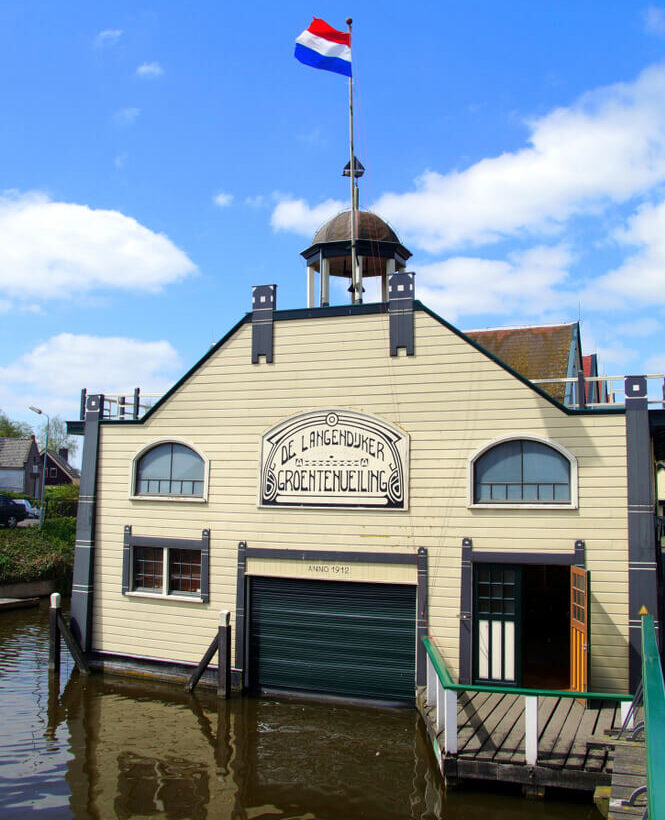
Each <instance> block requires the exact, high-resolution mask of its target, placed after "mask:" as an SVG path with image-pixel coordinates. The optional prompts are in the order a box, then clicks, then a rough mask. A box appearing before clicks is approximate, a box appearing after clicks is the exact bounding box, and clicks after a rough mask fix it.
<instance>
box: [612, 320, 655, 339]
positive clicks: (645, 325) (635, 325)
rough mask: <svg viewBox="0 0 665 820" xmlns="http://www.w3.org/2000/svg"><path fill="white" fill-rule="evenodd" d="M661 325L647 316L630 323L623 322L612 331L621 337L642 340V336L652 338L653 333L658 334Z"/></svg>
mask: <svg viewBox="0 0 665 820" xmlns="http://www.w3.org/2000/svg"><path fill="white" fill-rule="evenodd" d="M662 329H663V325H662V324H661V323H660V322H659V321H657V320H656V319H652V318H650V317H648V316H640V318H638V319H633V321H632V322H623V323H622V324H620V325H617V326H616V327H615V328H614V330H615V332H616V333H620V334H621V335H622V336H634V337H638V338H642V337H644V336H653V335H654V334H655V333H660V332H661V331H662Z"/></svg>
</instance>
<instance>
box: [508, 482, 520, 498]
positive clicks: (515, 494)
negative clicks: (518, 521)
mask: <svg viewBox="0 0 665 820" xmlns="http://www.w3.org/2000/svg"><path fill="white" fill-rule="evenodd" d="M521 499H522V485H521V484H509V485H508V500H509V501H521Z"/></svg>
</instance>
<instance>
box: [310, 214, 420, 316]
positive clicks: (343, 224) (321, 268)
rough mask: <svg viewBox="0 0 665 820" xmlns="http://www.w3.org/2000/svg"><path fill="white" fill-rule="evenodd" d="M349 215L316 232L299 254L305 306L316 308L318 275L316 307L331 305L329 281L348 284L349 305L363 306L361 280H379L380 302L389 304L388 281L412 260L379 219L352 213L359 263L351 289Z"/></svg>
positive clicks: (396, 237) (341, 216)
mask: <svg viewBox="0 0 665 820" xmlns="http://www.w3.org/2000/svg"><path fill="white" fill-rule="evenodd" d="M352 213H353V212H352V211H351V210H348V211H342V212H341V213H339V214H337V216H335V217H333V218H332V219H331V220H330V221H329V222H326V224H325V225H323V226H322V227H321V228H319V230H318V231H317V232H316V234H315V236H314V239H313V240H312V244H311V245H310V247H309V248H307V249H306V250H304V251H302V253H301V256H303V257H304V258H305V261H306V262H307V306H308V307H315V306H316V298H315V286H316V276H315V274H317V273H318V274H319V275H320V287H319V297H320V298H319V304H320V305H321V306H322V307H325V306H327V305H329V304H330V277H331V276H341V277H345V278H347V279H348V280H349V282H350V284H351V287H350V288H349V291H350V292H351V302H352V303H360V302H362V292H363V288H362V279H363V277H367V276H380V277H381V300H382V301H384V302H387V301H388V277H389V276H390V275H391V274H393V273H395V272H397V271H402V270H404V269H405V268H406V262H407V260H408V259H409V257H410V256H411V252H410V251H409V250H407V249H406V248H405V247H404V245H402V243H401V242H400V241H399V238H398V236H397V234H396V233H395V231H393V229H392V228H391V227H390V225H388V223H387V222H384V221H383V219H381V217H379V216H377V215H376V214H373V213H371V212H370V211H356V212H355V219H356V225H355V228H356V230H355V236H356V257H357V260H358V287H357V288H354V287H353V280H352V265H351V233H352V232H351V219H352Z"/></svg>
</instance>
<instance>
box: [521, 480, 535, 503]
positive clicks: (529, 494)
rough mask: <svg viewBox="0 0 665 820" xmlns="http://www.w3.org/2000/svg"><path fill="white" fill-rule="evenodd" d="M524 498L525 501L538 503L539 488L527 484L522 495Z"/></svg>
mask: <svg viewBox="0 0 665 820" xmlns="http://www.w3.org/2000/svg"><path fill="white" fill-rule="evenodd" d="M522 498H523V499H524V500H525V501H537V500H538V486H537V485H536V484H525V485H524V490H523V493H522Z"/></svg>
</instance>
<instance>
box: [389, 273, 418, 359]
mask: <svg viewBox="0 0 665 820" xmlns="http://www.w3.org/2000/svg"><path fill="white" fill-rule="evenodd" d="M414 276H415V274H413V273H393V275H392V276H391V277H390V278H389V279H388V313H389V315H390V355H391V356H397V352H398V350H399V349H400V348H404V349H405V350H406V355H407V356H413V355H415V349H414V338H413V298H414V284H413V279H414Z"/></svg>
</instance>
